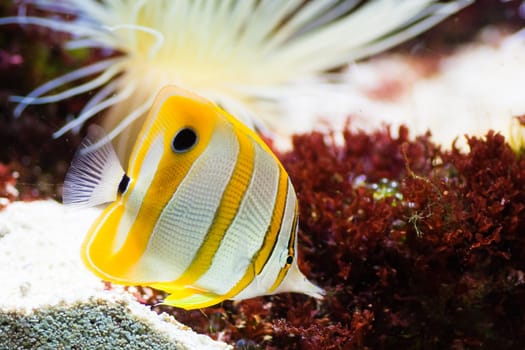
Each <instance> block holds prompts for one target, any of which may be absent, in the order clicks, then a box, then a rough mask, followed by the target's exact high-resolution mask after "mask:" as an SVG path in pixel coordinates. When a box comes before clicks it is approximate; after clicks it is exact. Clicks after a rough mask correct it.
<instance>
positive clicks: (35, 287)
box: [0, 201, 231, 350]
mask: <svg viewBox="0 0 525 350" xmlns="http://www.w3.org/2000/svg"><path fill="white" fill-rule="evenodd" d="M98 213H99V210H98V209H93V208H91V209H83V210H68V209H66V208H64V206H63V205H61V204H59V203H57V202H55V201H37V202H31V203H23V202H14V203H12V204H10V205H8V206H7V208H5V209H4V210H3V211H0V281H1V283H0V349H1V350H3V349H6V350H7V349H82V350H84V349H161V350H162V349H228V348H231V347H230V346H228V345H227V344H224V343H221V342H216V341H214V340H212V339H210V338H209V337H207V336H205V335H199V334H197V333H195V332H193V331H192V330H191V329H190V328H188V327H186V326H184V325H182V324H180V323H179V322H177V321H176V320H175V319H173V317H171V316H168V315H166V314H162V315H158V314H156V313H155V312H153V311H151V310H150V309H149V308H148V307H146V306H144V305H141V304H139V303H138V302H137V301H136V300H135V299H134V298H133V297H132V296H131V295H129V294H128V293H127V292H126V291H125V290H124V289H123V288H121V287H118V286H117V287H114V288H112V289H111V290H106V289H105V288H104V284H103V283H102V282H101V281H100V280H98V279H97V278H96V277H94V276H93V275H91V274H90V273H89V272H88V271H87V270H86V269H85V268H84V266H83V264H82V262H81V261H80V253H79V249H80V244H81V242H82V239H83V238H84V236H85V234H86V231H87V230H88V228H89V226H90V225H91V223H92V222H93V220H94V218H95V217H96V215H97V214H98Z"/></svg>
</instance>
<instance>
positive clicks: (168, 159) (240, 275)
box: [64, 86, 324, 309]
mask: <svg viewBox="0 0 525 350" xmlns="http://www.w3.org/2000/svg"><path fill="white" fill-rule="evenodd" d="M107 202H109V203H110V204H109V205H108V206H107V207H106V208H105V209H104V210H103V212H102V213H101V215H100V216H99V217H98V218H97V220H96V221H95V223H94V224H93V226H92V227H91V229H90V231H89V233H88V235H87V237H86V239H85V241H84V243H83V245H82V252H81V254H82V259H83V261H84V263H85V265H86V266H87V267H88V269H89V270H91V271H92V272H94V273H95V274H96V275H97V276H99V277H100V278H102V279H104V280H107V281H111V282H115V283H119V284H126V285H146V286H151V287H154V288H157V289H161V290H164V291H166V292H168V293H169V294H170V295H169V296H168V297H167V298H166V299H165V301H164V303H166V304H169V305H173V306H177V307H182V308H185V309H195V308H201V307H206V306H210V305H214V304H217V303H219V302H220V301H222V300H225V299H234V300H239V299H245V298H251V297H255V296H260V295H267V294H274V293H279V292H299V293H304V294H308V295H311V296H313V297H316V298H321V297H322V295H323V294H324V293H323V290H322V289H320V288H319V287H317V286H315V285H313V284H312V283H310V282H309V281H308V280H307V279H306V277H304V275H303V274H302V273H301V272H300V270H299V267H298V265H297V199H296V195H295V192H294V189H293V186H292V184H291V182H290V179H289V177H288V175H287V173H286V171H285V170H284V168H283V167H282V165H281V163H280V162H279V160H278V159H277V158H276V157H275V155H274V154H273V153H272V152H271V150H270V149H269V148H268V147H267V145H266V144H265V143H264V142H263V141H262V140H261V139H260V138H259V136H258V135H257V134H256V133H255V132H253V131H252V130H251V129H249V128H248V127H246V126H245V125H244V124H242V123H241V122H239V121H238V120H237V119H235V118H234V117H233V116H231V115H230V114H228V113H227V112H226V111H225V110H223V109H221V108H220V107H218V106H217V105H215V104H213V103H211V102H209V101H207V100H205V99H203V98H201V97H200V96H197V95H194V94H192V93H190V92H188V91H185V90H183V89H180V88H178V87H175V86H167V87H165V88H163V89H162V90H161V92H160V93H159V94H158V96H157V98H156V100H155V102H154V103H153V107H152V108H151V110H150V112H149V115H148V117H147V120H146V122H145V123H144V125H143V128H142V130H141V132H140V133H139V136H138V138H137V141H136V143H135V146H134V148H133V151H132V154H131V157H130V160H129V164H128V170H127V172H124V170H123V169H122V167H121V165H120V163H119V161H118V158H117V156H116V154H115V151H114V150H113V148H112V146H111V143H110V142H109V140H106V139H105V138H104V134H103V132H102V131H101V129H98V128H95V129H91V130H90V132H89V134H88V136H87V137H86V139H85V140H84V141H83V143H82V145H81V147H80V149H79V151H77V154H76V155H75V157H74V159H73V161H72V165H71V168H70V170H69V171H68V173H67V175H66V180H65V182H64V203H65V204H70V205H77V206H91V205H98V204H102V203H107Z"/></svg>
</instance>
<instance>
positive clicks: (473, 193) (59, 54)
mask: <svg viewBox="0 0 525 350" xmlns="http://www.w3.org/2000/svg"><path fill="white" fill-rule="evenodd" d="M35 3H37V2H35ZM19 6H20V2H18V1H14V2H12V1H2V2H0V16H4V17H5V16H11V15H14V14H16V13H17V11H19ZM524 8H525V5H524V4H523V3H522V2H521V1H495V0H492V1H491V0H478V1H475V2H474V3H473V4H471V5H470V6H467V7H465V8H463V9H461V10H460V11H459V12H457V13H456V14H453V15H451V16H449V17H448V18H447V19H445V20H443V21H442V22H441V23H439V24H437V25H436V26H434V27H433V28H432V29H430V30H428V31H426V32H425V33H423V34H420V35H418V36H417V37H416V38H414V39H411V40H409V41H407V42H405V43H403V44H400V45H397V46H395V47H393V48H391V49H390V50H388V51H386V52H382V53H380V54H378V56H374V57H372V58H371V59H370V60H371V61H373V60H374V59H378V60H381V59H384V58H385V57H398V56H403V57H405V58H406V59H407V60H408V61H409V62H410V64H412V65H413V67H416V68H414V69H415V70H417V71H419V72H423V73H419V74H421V75H423V76H432V75H439V74H440V69H441V67H440V61H441V60H444V59H445V58H446V57H449V56H453V55H454V54H456V53H458V52H459V51H460V50H462V48H463V47H465V46H468V45H471V44H472V43H474V42H479V41H483V42H484V43H485V44H487V43H488V44H487V45H489V46H491V45H492V46H494V47H497V46H498V45H500V43H501V42H502V41H503V40H504V39H503V38H506V37H507V36H510V35H512V34H513V33H515V32H517V31H518V30H520V29H522V28H523V27H524V24H525V20H524V18H523V15H524V14H523V13H524V11H525V10H524ZM28 11H37V10H35V9H34V8H33V9H32V8H31V6H29V9H28ZM57 16H62V14H58V15H57ZM67 37H68V36H67V35H66V34H64V33H59V32H56V31H52V30H49V29H46V28H41V27H38V26H26V27H25V26H20V25H14V24H9V25H5V26H0V74H1V77H2V79H1V80H0V140H1V145H2V146H1V147H0V197H1V198H0V199H2V200H1V201H0V207H1V208H7V207H9V206H11V205H12V202H18V201H36V200H42V199H53V200H56V201H60V199H61V191H62V183H63V178H64V175H65V172H66V171H67V169H68V167H69V162H70V161H71V159H72V157H73V154H74V153H75V151H76V149H77V147H78V145H79V144H80V141H81V139H82V137H83V135H84V134H85V127H83V128H82V129H81V130H80V131H79V132H78V133H74V132H69V133H67V134H65V135H64V136H61V137H59V138H53V133H54V132H56V131H57V130H58V129H60V128H61V127H62V126H63V125H64V123H66V122H68V121H70V120H72V119H73V117H74V116H75V115H78V114H79V113H80V112H81V111H82V108H83V106H84V105H85V103H86V101H88V100H89V98H91V97H92V95H93V92H87V93H85V94H79V95H77V96H73V97H71V98H68V99H65V100H62V101H58V102H56V103H50V104H42V105H35V106H29V107H28V108H26V110H25V111H24V112H23V113H22V115H20V116H19V117H16V116H15V115H14V110H15V108H16V104H15V103H13V102H12V101H10V96H24V95H25V94H27V93H28V92H29V91H31V90H32V89H34V88H35V87H37V86H39V85H41V84H43V83H45V82H46V81H49V80H51V79H53V78H55V77H57V76H60V75H62V74H66V73H67V72H69V71H71V70H72V69H74V68H79V67H82V66H83V65H86V64H90V63H93V62H97V60H101V59H103V58H107V57H112V55H114V54H115V53H114V52H107V51H105V50H100V49H97V50H90V49H83V50H75V51H68V50H65V49H64V47H63V42H64V41H65V40H66V39H67ZM480 37H481V38H482V39H480ZM487 37H488V39H487ZM523 45H525V43H523ZM318 54H319V55H322V54H323V53H322V52H319V53H318ZM339 69H340V68H337V69H335V71H338V70H339ZM383 69H384V68H383ZM516 69H519V67H516ZM482 73H483V72H480V77H482ZM516 74H521V72H520V73H516ZM380 83H384V84H383V85H381V87H382V88H381V89H379V88H378V87H379V83H378V84H377V85H375V87H374V89H372V90H373V91H372V90H369V91H368V94H371V95H374V96H375V97H378V96H379V98H380V99H385V100H389V99H390V100H391V99H394V100H395V98H396V96H397V95H398V94H399V93H400V92H399V91H398V90H402V89H403V86H402V84H401V83H400V82H399V81H387V83H389V84H387V83H385V81H381V82H380ZM474 84H479V85H486V86H487V91H488V93H490V94H494V95H496V96H497V95H498V90H495V89H491V88H490V84H491V82H490V81H488V80H483V81H479V82H475V83H474ZM511 91H512V93H515V94H517V95H518V96H521V97H520V98H521V99H523V100H525V98H524V97H523V92H522V91H515V90H511ZM350 98H351V97H350V96H349V99H350ZM502 99H503V100H505V98H504V97H502ZM325 102H326V103H327V104H329V103H330V102H329V101H325ZM524 116H525V109H524V110H522V111H521V115H520V114H519V113H509V116H508V121H506V122H505V123H503V122H502V124H500V125H503V127H502V129H501V130H498V129H496V130H494V131H491V130H489V129H490V127H493V125H490V127H487V128H486V130H484V131H483V132H481V133H479V134H475V135H468V136H464V134H465V133H467V134H468V130H462V129H461V127H457V126H455V125H454V124H453V123H450V124H449V125H447V128H445V129H448V130H449V131H450V132H449V134H450V135H452V136H451V137H450V138H449V139H446V138H445V139H446V140H447V143H444V142H442V141H441V140H442V139H441V140H439V141H437V140H435V139H434V137H433V130H432V128H430V130H429V131H428V132H425V131H421V130H419V129H418V126H417V125H414V124H411V123H410V121H411V119H410V117H411V116H407V117H406V118H407V123H402V122H401V123H398V120H396V122H395V123H391V124H393V125H384V124H383V125H382V126H381V123H378V122H374V123H372V124H373V126H372V127H368V128H366V127H363V125H366V121H365V123H363V122H362V121H361V122H360V124H358V126H359V127H355V125H356V123H355V122H354V121H353V119H352V118H351V117H352V116H351V115H350V114H349V115H347V116H345V118H344V122H343V123H338V124H334V125H337V126H334V127H331V125H330V116H329V115H326V116H323V118H324V119H323V122H322V123H321V124H322V126H320V127H319V128H317V127H316V126H315V125H317V124H313V125H314V127H312V128H311V130H310V131H309V132H305V133H301V134H293V135H291V136H289V135H288V136H286V137H287V139H288V141H289V143H288V144H287V147H280V146H279V145H278V141H275V140H273V138H272V135H274V136H275V137H276V138H277V137H280V134H279V131H277V132H275V131H274V134H272V131H271V129H270V132H268V133H267V134H265V138H266V140H267V141H268V143H269V145H270V146H271V147H273V149H274V150H275V152H276V154H277V156H278V158H279V159H280V160H281V161H282V163H283V165H284V167H285V168H286V170H287V171H288V172H289V175H290V177H291V180H292V182H293V184H294V186H295V189H296V192H297V195H298V201H299V211H300V215H299V247H298V249H299V264H300V268H301V270H302V271H303V272H304V273H305V275H306V276H308V278H309V279H310V280H311V281H313V282H314V283H316V284H317V285H319V286H321V287H322V288H324V289H325V291H326V293H327V294H326V296H325V298H324V300H322V301H317V300H314V299H311V298H309V297H307V296H303V295H297V294H280V295H274V296H266V297H259V298H254V299H249V300H244V301H240V302H231V301H226V302H223V303H221V304H219V305H217V306H214V307H209V308H205V309H202V310H193V311H185V310H182V309H176V308H172V307H167V306H162V305H158V303H159V302H161V301H162V300H163V298H164V297H165V294H163V293H162V292H159V291H156V290H152V289H149V288H143V287H129V288H127V292H129V293H130V294H131V295H132V296H133V297H134V298H135V299H136V300H138V301H139V302H140V303H142V304H145V305H147V306H148V307H151V309H153V310H154V311H156V312H158V313H160V312H166V313H168V314H170V315H173V316H174V317H175V319H177V320H178V321H180V322H182V323H183V324H185V325H187V326H189V327H191V328H192V329H193V330H195V331H196V332H198V333H201V334H206V335H209V336H210V337H211V338H213V339H218V340H221V341H224V342H226V343H228V344H231V345H233V346H234V347H235V348H238V349H363V348H365V349H447V348H452V349H495V348H498V349H521V348H523V346H525V316H524V314H523V312H522V310H524V309H525V277H524V276H525V272H524V271H525V255H524V254H525V223H524V221H523V219H522V218H523V217H524V216H525V160H524V158H523V143H522V136H521V135H522V132H523V130H522V129H523V124H525V117H524ZM346 117H350V118H349V119H347V118H346ZM382 117H383V116H377V118H378V119H381V118H382ZM103 118H104V112H102V113H99V114H97V115H96V116H95V118H94V119H95V120H94V121H93V122H94V123H97V122H99V123H100V122H101V121H102V120H103ZM456 118H457V119H460V118H461V116H454V115H453V116H451V120H454V119H456ZM387 121H388V120H387ZM281 122H282V123H283V124H286V123H287V121H286V120H285V119H284V118H283V120H282V121H281ZM434 123H435V124H443V121H439V120H438V121H435V122H434ZM447 123H448V122H447ZM274 124H277V125H278V124H279V120H277V121H275V122H274ZM327 124H328V125H327ZM386 124H389V123H386ZM404 124H406V125H404ZM430 124H431V123H429V124H428V125H430ZM378 125H379V126H378ZM425 125H427V124H425ZM432 125H433V124H432ZM283 128H284V127H283ZM511 128H513V129H511ZM425 130H426V129H425ZM509 130H510V131H509ZM276 134H278V135H279V136H277V135H276ZM456 138H457V144H456V143H455V142H456V141H453V140H454V139H456ZM451 140H452V141H451ZM461 142H463V143H464V144H465V145H464V146H460V145H459V144H460V143H461ZM4 210H5V209H4ZM27 220H31V217H28V218H27ZM2 237H3V235H0V243H1V241H2V239H3V238H2ZM0 269H1V267H0ZM2 276H4V275H2ZM100 283H101V285H102V282H100ZM103 287H104V289H106V290H111V289H112V288H114V287H113V286H111V285H110V284H105V285H103ZM54 289H55V291H54V293H55V294H58V295H60V286H55V288H54ZM0 291H1V287H0ZM1 312H2V310H0V313H1ZM100 312H104V311H100ZM0 327H5V329H6V330H9V332H11V334H14V333H12V332H15V333H16V327H15V326H13V325H12V324H10V323H8V322H7V321H3V323H0ZM0 339H2V338H1V337H0ZM0 348H1V345H0Z"/></svg>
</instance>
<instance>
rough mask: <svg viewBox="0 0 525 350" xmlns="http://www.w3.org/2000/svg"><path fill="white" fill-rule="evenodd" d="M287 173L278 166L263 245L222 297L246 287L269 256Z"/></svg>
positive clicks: (280, 217)
mask: <svg viewBox="0 0 525 350" xmlns="http://www.w3.org/2000/svg"><path fill="white" fill-rule="evenodd" d="M288 185H289V182H288V175H287V174H286V172H285V171H284V169H283V168H282V166H279V185H278V189H277V194H278V195H277V197H276V201H275V206H274V207H275V209H274V212H273V215H272V220H271V222H270V225H269V227H268V230H267V231H266V235H265V238H264V242H263V245H262V247H261V249H260V250H259V251H258V253H257V254H256V255H255V256H254V258H253V261H252V264H251V265H250V266H249V267H248V269H246V272H245V273H244V276H243V277H242V278H241V279H240V280H239V282H238V283H237V284H236V285H235V286H234V287H233V288H232V289H230V291H229V292H228V293H227V294H226V295H224V299H231V298H233V297H234V296H236V295H237V294H239V293H240V292H241V291H242V290H243V289H244V288H246V287H247V286H248V285H249V284H250V283H251V282H252V281H253V279H254V278H255V276H257V275H258V274H259V273H260V272H261V271H262V269H263V267H264V265H265V264H266V262H267V261H268V259H269V258H270V255H271V253H272V250H273V248H274V245H275V242H276V241H277V238H278V234H279V231H280V229H281V224H282V222H283V216H284V213H285V208H286V200H287V194H288Z"/></svg>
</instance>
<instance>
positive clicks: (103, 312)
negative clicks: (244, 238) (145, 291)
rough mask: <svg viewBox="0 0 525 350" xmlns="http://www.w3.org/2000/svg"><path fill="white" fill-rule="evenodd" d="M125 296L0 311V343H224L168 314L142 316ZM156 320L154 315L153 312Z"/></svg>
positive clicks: (171, 349) (167, 347)
mask: <svg viewBox="0 0 525 350" xmlns="http://www.w3.org/2000/svg"><path fill="white" fill-rule="evenodd" d="M147 312H148V311H147V310H139V309H138V307H137V306H133V307H131V305H129V304H127V303H126V302H125V301H117V302H114V301H113V302H112V301H108V300H105V299H96V298H92V299H90V300H87V301H84V302H77V303H75V304H71V305H55V306H47V307H42V308H40V309H37V310H34V311H32V312H29V313H26V312H21V311H18V310H16V311H15V310H12V311H0V348H2V349H37V348H38V349H128V350H134V349H137V350H139V349H159V350H175V349H202V348H206V349H228V348H229V347H228V346H226V344H221V343H216V342H213V341H211V340H210V339H206V338H204V337H203V336H198V335H193V334H192V332H191V331H188V330H187V329H183V327H182V326H181V325H180V324H178V323H176V322H175V321H174V320H173V319H169V318H168V317H165V319H164V321H165V323H164V324H162V323H161V322H160V321H152V319H151V317H150V318H148V317H146V313H147ZM159 320H160V318H159Z"/></svg>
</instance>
